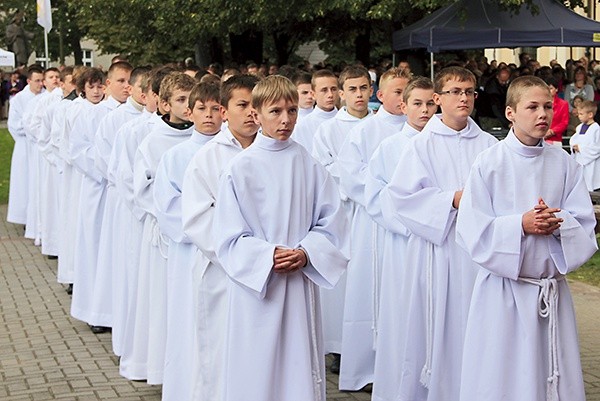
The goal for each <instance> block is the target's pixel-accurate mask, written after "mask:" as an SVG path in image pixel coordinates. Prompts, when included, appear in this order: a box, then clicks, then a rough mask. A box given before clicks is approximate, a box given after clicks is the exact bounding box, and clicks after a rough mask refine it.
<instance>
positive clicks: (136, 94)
mask: <svg viewBox="0 0 600 401" xmlns="http://www.w3.org/2000/svg"><path fill="white" fill-rule="evenodd" d="M130 92H131V97H132V98H133V100H135V101H136V102H138V103H139V104H142V105H143V104H145V97H144V96H142V77H141V75H140V76H139V77H137V79H136V80H135V82H134V83H133V85H131V86H130Z"/></svg>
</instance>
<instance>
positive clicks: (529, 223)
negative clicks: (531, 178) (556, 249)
mask: <svg viewBox="0 0 600 401" xmlns="http://www.w3.org/2000/svg"><path fill="white" fill-rule="evenodd" d="M558 212H560V209H558V208H551V207H549V206H548V205H546V202H544V200H543V199H542V198H539V200H538V204H537V205H535V206H534V207H533V209H532V210H529V211H527V212H526V213H524V214H523V219H522V225H523V232H524V233H525V234H534V235H550V234H552V233H553V232H554V231H555V230H557V229H558V228H560V223H562V222H563V219H561V218H560V217H556V214H555V213H558Z"/></svg>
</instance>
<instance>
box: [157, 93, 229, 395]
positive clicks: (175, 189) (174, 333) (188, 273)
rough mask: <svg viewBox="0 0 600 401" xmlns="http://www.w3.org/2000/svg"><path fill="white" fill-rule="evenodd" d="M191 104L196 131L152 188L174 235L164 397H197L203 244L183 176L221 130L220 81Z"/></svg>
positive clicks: (163, 226) (164, 227) (165, 226)
mask: <svg viewBox="0 0 600 401" xmlns="http://www.w3.org/2000/svg"><path fill="white" fill-rule="evenodd" d="M188 104H189V106H188V107H189V110H188V115H189V119H190V121H192V122H193V123H194V133H193V134H192V136H191V137H190V139H188V140H187V141H184V142H181V143H180V144H178V145H175V146H174V147H172V148H171V149H169V150H168V151H167V152H165V154H164V155H163V156H162V158H161V159H160V163H159V164H158V167H157V169H156V178H155V180H154V189H153V197H154V206H155V208H156V220H157V221H158V226H159V228H160V231H161V232H162V233H163V234H164V235H165V236H166V237H167V238H168V239H169V255H168V258H167V322H166V325H167V340H166V346H165V368H164V379H163V387H162V400H163V401H167V400H173V401H178V400H189V399H192V392H193V385H194V373H195V371H194V363H195V359H196V358H195V355H196V353H197V350H196V347H195V345H196V343H195V335H194V334H195V331H194V329H195V324H194V316H195V313H194V288H193V285H192V279H193V267H194V265H195V262H196V254H197V252H198V248H197V247H196V246H195V245H194V244H193V243H192V242H191V241H190V240H189V238H188V237H187V236H186V235H185V234H184V232H183V224H182V219H181V216H182V215H181V197H182V188H183V177H184V173H185V171H186V169H187V166H188V164H189V162H190V160H191V159H192V158H193V157H194V155H195V154H196V152H197V151H198V150H200V149H201V148H202V147H203V146H204V145H206V144H207V143H209V141H211V140H212V139H214V137H215V135H216V134H217V133H218V132H219V131H220V130H221V123H222V119H221V114H220V107H219V86H218V85H215V84H208V83H205V84H202V83H201V84H196V85H195V86H194V88H193V89H192V92H191V93H190V97H189V103H188Z"/></svg>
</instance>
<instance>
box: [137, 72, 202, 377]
mask: <svg viewBox="0 0 600 401" xmlns="http://www.w3.org/2000/svg"><path fill="white" fill-rule="evenodd" d="M195 83H196V82H195V81H194V78H192V77H190V76H189V75H186V74H184V73H182V72H174V73H171V74H169V75H168V76H167V77H165V79H164V80H163V81H162V83H161V85H160V93H159V98H160V102H161V104H162V107H163V108H164V110H165V111H166V112H167V113H168V114H165V115H164V116H162V118H161V121H160V122H159V123H157V124H156V125H155V126H154V128H153V130H152V132H150V133H149V134H148V136H147V137H146V138H144V140H143V141H142V142H141V143H140V146H139V147H138V149H137V151H136V154H135V160H134V168H133V189H134V201H135V203H136V205H137V206H138V207H139V208H140V209H142V210H143V211H144V212H145V213H146V217H145V220H144V233H143V236H142V244H141V249H140V264H139V266H140V271H139V276H138V289H137V290H138V297H137V305H136V306H137V308H138V311H145V312H146V313H147V317H148V320H147V324H148V326H147V327H148V331H147V335H148V364H147V373H148V378H147V381H148V384H161V383H162V380H163V370H164V356H165V345H166V336H167V325H166V319H167V303H166V301H167V257H168V252H169V250H168V247H169V243H168V242H167V240H166V239H165V237H164V235H163V234H162V233H161V232H160V228H159V227H158V222H157V221H156V209H155V206H154V199H153V196H152V194H153V192H152V191H153V186H154V179H155V177H156V169H157V167H158V163H159V162H160V158H161V157H162V155H163V154H164V153H165V152H166V151H167V150H169V149H170V148H172V147H173V146H175V145H177V144H179V143H181V142H184V141H185V140H187V139H188V138H189V137H190V136H191V135H192V132H193V131H194V127H193V124H192V123H191V122H190V121H189V120H188V113H187V110H188V98H189V96H190V92H191V91H192V88H193V87H194V84H195Z"/></svg>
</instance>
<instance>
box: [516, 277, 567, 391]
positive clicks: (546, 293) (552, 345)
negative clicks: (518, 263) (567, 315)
mask: <svg viewBox="0 0 600 401" xmlns="http://www.w3.org/2000/svg"><path fill="white" fill-rule="evenodd" d="M561 280H564V276H560V277H558V278H542V279H533V278H525V277H519V281H522V282H525V283H529V284H533V285H537V286H538V287H540V291H539V294H538V314H539V315H540V317H542V318H548V379H547V381H548V382H547V383H546V400H547V401H559V396H558V377H559V376H560V373H559V371H558V325H557V320H558V281H561Z"/></svg>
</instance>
